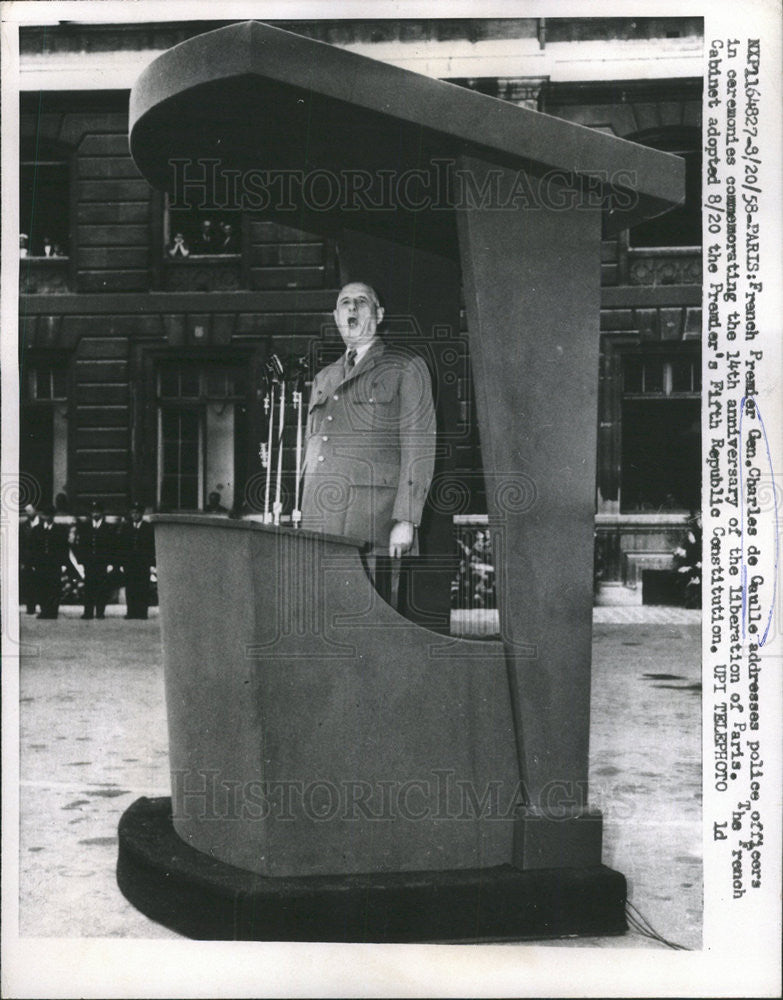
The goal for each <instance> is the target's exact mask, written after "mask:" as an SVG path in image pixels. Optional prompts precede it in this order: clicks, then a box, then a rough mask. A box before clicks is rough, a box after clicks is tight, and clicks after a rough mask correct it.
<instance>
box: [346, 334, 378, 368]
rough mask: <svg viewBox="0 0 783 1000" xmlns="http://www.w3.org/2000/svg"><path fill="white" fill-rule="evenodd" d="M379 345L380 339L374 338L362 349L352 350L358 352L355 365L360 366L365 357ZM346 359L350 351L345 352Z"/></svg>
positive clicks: (354, 348)
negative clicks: (372, 348) (371, 349)
mask: <svg viewBox="0 0 783 1000" xmlns="http://www.w3.org/2000/svg"><path fill="white" fill-rule="evenodd" d="M377 343H378V338H377V337H373V338H372V340H370V341H368V342H367V343H366V344H362V346H361V347H353V348H351V350H354V351H356V357H355V358H354V365H358V364H359V362H360V361H361V360H362V358H363V357H364V355H365V354H366V353H367V352H368V351H369V350H370V348H371V347H374V346H375V345H376V344H377ZM345 356H346V358H347V357H348V351H346V352H345Z"/></svg>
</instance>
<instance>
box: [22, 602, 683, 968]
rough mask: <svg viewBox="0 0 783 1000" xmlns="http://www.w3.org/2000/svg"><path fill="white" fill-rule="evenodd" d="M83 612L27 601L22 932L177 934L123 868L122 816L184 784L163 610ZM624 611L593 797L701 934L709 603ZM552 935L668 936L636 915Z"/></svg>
mask: <svg viewBox="0 0 783 1000" xmlns="http://www.w3.org/2000/svg"><path fill="white" fill-rule="evenodd" d="M80 611H81V609H80V608H79V609H76V608H64V609H61V615H60V618H59V619H58V620H57V621H39V620H37V619H35V618H32V617H29V616H26V615H24V614H23V615H22V624H21V640H22V655H21V661H20V662H21V706H20V708H21V712H20V727H21V744H20V767H21V776H20V777H21V790H20V792H21V794H20V872H19V877H20V913H19V930H20V935H21V936H22V937H72V938H79V937H109V938H111V937H117V938H177V937H178V935H177V934H175V933H174V932H173V931H170V930H168V929H167V928H165V927H162V926H160V925H159V924H156V923H154V922H153V921H151V920H149V919H148V918H147V917H145V916H144V915H143V914H141V913H140V912H138V911H137V910H136V909H135V908H134V907H133V906H131V904H130V903H128V902H127V901H126V900H125V898H124V897H123V896H122V895H121V893H120V891H119V889H118V888H117V884H116V881H115V865H116V861H117V824H118V822H119V819H120V816H121V815H122V813H123V812H124V811H125V809H126V808H127V807H128V806H129V805H130V804H131V803H132V802H133V801H135V800H136V799H137V798H139V797H140V796H142V795H146V796H159V795H168V794H170V788H169V775H168V749H167V746H168V739H167V731H166V710H165V703H164V689H163V668H162V653H161V644H160V631H159V623H158V619H157V617H152V618H150V619H149V620H148V621H125V620H124V619H123V618H122V617H121V615H122V614H123V613H124V609H120V608H110V609H108V615H107V618H106V619H105V620H103V621H97V620H93V621H89V622H85V621H81V620H80V619H79V617H78V616H79V613H80ZM614 611H615V609H610V608H597V609H596V616H595V626H594V647H593V685H592V721H591V749H590V801H591V804H592V805H594V806H596V807H598V808H600V809H601V810H602V811H603V814H604V848H603V860H604V863H605V864H606V865H608V866H609V867H611V868H614V869H616V870H618V871H620V872H622V873H623V874H624V875H625V876H626V878H627V879H628V886H629V899H630V901H631V902H632V903H633V904H634V906H635V907H637V908H638V910H639V911H641V913H642V914H643V915H644V916H645V917H646V918H647V919H648V921H649V922H650V923H651V924H652V925H653V926H654V927H655V929H656V930H657V931H658V932H659V933H660V934H662V935H663V936H664V937H665V938H667V939H668V940H670V941H673V942H676V943H678V944H680V945H683V946H685V947H687V948H691V949H699V948H700V947H701V924H702V866H701V854H702V849H701V839H702V834H701V732H700V729H701V726H700V719H701V712H700V701H701V698H700V691H701V685H700V678H701V668H700V660H701V656H700V627H699V614H698V612H683V611H682V610H681V609H673V608H650V609H643V608H638V609H637V608H633V609H617V612H618V613H619V612H622V613H623V614H625V615H626V617H623V615H621V614H614ZM629 611H630V612H633V614H632V615H630V617H631V620H630V621H628V620H627V617H628V616H627V614H626V613H627V612H629ZM618 617H619V619H620V621H619V622H617V621H615V620H613V619H616V618H618ZM550 944H553V945H557V946H563V945H567V946H568V945H570V946H577V947H578V946H587V945H589V946H592V947H609V948H614V947H620V948H628V947H644V948H662V947H664V945H662V944H660V943H658V942H655V941H652V940H650V939H649V938H647V937H644V936H642V935H641V934H639V933H638V932H636V931H635V930H631V931H629V933H628V934H627V935H625V936H624V937H619V938H618V937H614V938H612V937H607V938H589V939H585V938H581V939H570V940H567V941H561V942H550Z"/></svg>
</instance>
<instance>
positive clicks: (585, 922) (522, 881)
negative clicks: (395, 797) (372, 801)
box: [117, 798, 626, 944]
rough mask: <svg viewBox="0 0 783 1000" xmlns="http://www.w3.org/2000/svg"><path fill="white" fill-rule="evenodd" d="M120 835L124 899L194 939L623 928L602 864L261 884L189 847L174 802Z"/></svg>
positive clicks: (151, 810)
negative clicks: (175, 820)
mask: <svg viewBox="0 0 783 1000" xmlns="http://www.w3.org/2000/svg"><path fill="white" fill-rule="evenodd" d="M119 836H120V853H119V861H118V864H117V881H118V883H119V886H120V889H121V890H122V892H123V894H124V895H125V896H126V897H127V898H128V899H129V900H130V901H131V902H132V903H133V904H134V906H136V907H137V909H139V910H141V912H142V913H144V914H146V915H147V916H148V917H150V918H151V919H153V920H156V921H157V922H158V923H161V924H165V926H166V927H170V928H171V929H172V930H175V931H178V932H179V933H180V934H184V935H185V936H186V937H189V938H197V939H202V940H222V941H342V942H368V943H380V944H388V943H392V942H414V941H416V942H438V941H451V942H455V941H464V942H474V941H500V940H525V939H541V938H557V937H570V936H573V935H580V936H595V935H604V934H622V933H624V932H625V930H626V923H625V914H624V906H625V896H626V886H625V879H624V878H623V876H622V875H620V874H618V873H617V872H614V871H611V869H609V868H605V867H604V866H603V865H596V866H594V867H590V868H560V869H554V870H549V869H538V870H533V871H527V872H521V871H519V870H518V869H516V868H514V867H512V866H511V865H498V866H496V867H493V868H474V869H466V870H462V871H451V872H426V871H425V872H392V873H387V874H376V875H343V876H340V877H333V876H332V877H330V876H328V875H322V876H310V877H303V878H263V877H262V876H259V875H253V874H250V873H248V872H246V871H243V870H242V869H239V868H236V867H234V866H233V865H227V864H224V863H223V862H220V861H216V860H214V859H212V858H210V857H209V856H208V855H206V854H204V853H203V852H201V851H196V850H194V849H193V848H192V847H189V846H188V845H187V844H185V843H183V841H182V840H181V839H180V838H179V837H178V836H177V835H176V833H175V832H174V828H173V826H172V822H171V800H170V799H168V798H163V799H145V798H143V799H138V800H137V801H136V802H134V803H133V805H132V806H131V807H130V808H129V809H128V810H127V811H126V812H125V814H124V815H123V817H122V819H121V820H120V828H119Z"/></svg>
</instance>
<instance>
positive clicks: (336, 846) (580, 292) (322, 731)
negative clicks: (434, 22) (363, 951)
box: [119, 22, 684, 940]
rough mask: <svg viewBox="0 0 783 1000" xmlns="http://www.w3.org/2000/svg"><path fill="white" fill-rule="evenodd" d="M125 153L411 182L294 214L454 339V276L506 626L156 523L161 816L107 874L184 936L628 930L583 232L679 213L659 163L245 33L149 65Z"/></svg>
mask: <svg viewBox="0 0 783 1000" xmlns="http://www.w3.org/2000/svg"><path fill="white" fill-rule="evenodd" d="M131 151H132V153H133V156H134V159H135V160H136V163H137V165H138V166H139V168H140V169H141V171H142V172H143V173H144V175H145V176H146V177H147V178H148V179H149V180H150V182H151V183H152V184H154V185H156V186H157V187H160V188H164V189H166V188H168V189H171V185H172V183H174V180H173V175H172V168H171V163H172V161H175V160H176V161H179V162H180V163H181V162H182V161H187V162H190V163H193V164H197V163H201V164H203V163H205V162H212V163H217V164H219V166H220V170H224V171H234V172H237V171H238V172H239V174H238V175H237V176H247V175H248V172H253V171H255V172H256V176H258V172H259V171H260V172H261V173H262V174H264V172H270V171H271V172H275V171H277V172H279V173H284V172H288V174H289V175H290V173H291V172H292V171H293V172H296V171H299V172H300V173H301V175H302V176H303V177H307V176H310V177H311V178H312V177H313V176H314V175H315V173H316V172H318V171H321V172H322V175H321V177H322V179H323V178H325V177H326V176H327V175H330V176H332V177H334V178H343V179H345V178H353V179H352V180H349V181H346V183H347V184H348V185H349V187H350V185H353V187H352V188H351V190H352V191H353V192H354V194H355V192H356V185H357V184H358V183H360V182H359V181H357V180H356V178H360V177H365V178H369V180H367V181H366V183H367V184H369V185H370V188H368V189H367V190H370V191H371V190H372V184H373V178H377V177H379V176H380V177H388V176H389V175H390V172H391V174H392V175H393V176H394V177H396V178H397V179H398V181H399V180H400V178H403V177H405V178H408V180H406V181H405V184H406V185H407V187H405V188H403V187H402V186H400V184H401V182H400V184H398V186H397V187H396V188H395V189H394V192H393V194H392V197H391V199H390V200H389V201H387V202H383V201H382V202H380V203H378V202H375V203H374V204H375V207H374V208H373V207H372V206H369V207H367V205H366V204H365V207H364V209H363V210H359V211H357V210H356V206H355V205H354V204H352V203H350V202H349V201H345V200H344V199H343V197H342V194H341V198H340V199H338V200H337V201H335V202H334V204H332V203H330V204H326V202H324V201H323V200H322V201H321V202H320V203H319V204H315V198H314V194H313V193H314V191H315V188H313V189H312V191H310V195H308V194H307V189H306V188H302V191H303V194H302V196H301V200H300V203H298V204H297V212H296V223H295V224H296V225H300V226H302V227H303V228H307V229H308V230H310V231H318V232H323V233H327V234H329V235H330V236H331V237H332V238H334V239H335V240H336V242H337V246H338V250H339V253H340V258H341V261H342V262H343V264H344V267H345V268H346V269H347V274H346V276H347V277H350V278H352V279H357V280H366V281H370V282H375V283H377V284H378V285H380V286H381V287H382V288H383V289H384V290H385V291H386V292H387V301H386V306H387V314H397V315H406V316H413V317H414V318H415V320H416V326H417V328H418V329H419V330H420V331H421V332H422V335H423V336H424V337H425V338H426V337H429V336H432V338H434V339H436V340H437V339H438V338H440V337H443V336H444V331H452V334H451V335H452V336H454V337H455V338H456V337H457V336H458V332H459V329H460V326H459V295H460V287H462V290H463V294H464V300H465V306H466V315H467V326H468V334H469V348H470V361H471V366H472V372H473V380H474V384H475V394H476V404H477V417H478V424H479V432H480V439H481V451H482V456H483V464H484V470H483V471H484V478H485V482H486V495H487V506H488V513H489V527H490V531H491V532H492V540H493V547H494V552H495V563H496V580H497V588H498V592H499V611H500V621H501V642H498V643H481V642H478V643H474V642H465V641H459V640H454V639H448V638H447V637H444V636H438V635H436V634H435V633H433V632H430V631H428V630H427V629H424V628H421V627H419V626H417V625H413V624H411V623H410V622H406V621H404V620H403V619H400V618H399V616H397V615H396V614H395V612H393V611H392V609H391V608H389V607H387V606H386V605H384V604H383V602H382V601H381V600H380V598H379V597H378V595H377V594H375V592H374V591H373V588H372V586H371V584H370V581H369V579H368V578H367V576H366V574H365V573H364V569H363V565H362V562H361V558H360V543H361V540H357V541H356V542H352V541H350V540H345V539H343V540H339V539H327V538H322V537H319V536H311V535H309V534H308V533H306V532H299V533H297V532H295V531H293V530H288V529H273V528H269V527H266V526H264V527H260V526H258V525H253V524H234V523H230V522H227V521H222V522H220V523H217V522H216V521H214V520H212V519H204V518H194V517H191V518H189V517H185V516H182V517H169V518H160V519H158V521H157V524H156V536H157V545H158V553H159V555H158V559H159V579H160V594H161V617H162V632H163V642H164V659H165V667H166V686H167V704H168V712H169V725H170V742H171V757H172V804H171V810H170V809H169V806H168V805H167V804H166V803H146V804H145V800H141V802H140V803H136V804H135V805H134V806H133V807H131V809H130V810H129V811H128V813H127V814H126V816H125V817H124V818H123V823H122V825H121V847H120V865H119V879H120V885H121V887H122V888H123V891H124V892H125V893H126V894H127V895H128V896H129V898H130V899H131V900H132V901H134V902H135V903H136V905H138V906H140V908H142V909H143V910H144V911H145V912H148V913H150V914H151V915H153V916H154V917H155V918H156V919H160V920H163V922H166V923H169V924H170V926H174V927H177V929H180V930H182V931H183V932H184V933H189V934H191V935H193V936H202V937H204V936H206V937H232V936H235V937H250V938H252V937H257V938H269V937H289V936H290V937H301V938H305V939H318V938H321V939H324V940H434V939H444V938H448V939H475V938H483V937H511V938H513V937H544V936H557V935H562V934H574V933H593V934H595V933H618V932H621V931H622V929H623V928H624V914H623V906H624V880H623V879H622V876H620V875H618V874H617V873H615V872H611V871H610V870H609V869H607V868H605V867H603V866H602V865H601V863H600V862H601V818H600V815H599V814H597V813H596V812H594V811H592V810H591V809H590V808H589V804H588V800H587V771H588V739H589V706H590V653H591V621H592V561H593V517H594V503H595V501H594V490H595V452H596V399H597V383H598V379H597V371H598V364H597V362H598V321H599V291H600V240H601V234H602V230H603V231H611V230H613V229H616V228H621V227H624V226H628V225H630V224H633V223H634V222H636V221H640V220H642V219H644V218H647V217H650V216H652V215H655V214H658V213H660V212H661V211H664V210H666V209H667V208H669V207H671V206H673V205H675V204H677V203H678V202H679V201H680V200H681V199H682V195H683V185H684V180H683V178H684V172H683V165H682V163H681V161H679V160H678V158H677V157H673V156H671V155H668V154H663V153H657V152H654V151H651V150H649V149H643V148H641V147H639V146H636V145H634V144H632V143H628V142H624V141H622V140H617V139H614V138H612V137H609V136H606V135H603V134H598V133H595V132H592V131H590V130H589V129H585V128H582V127H580V126H575V125H571V124H569V123H566V122H563V121H560V120H557V119H554V118H550V117H548V116H545V115H541V114H538V113H536V112H532V111H528V110H525V109H522V108H517V107H514V106H511V105H508V104H505V103H503V102H500V101H496V100H494V99H492V98H488V97H485V96H483V95H480V94H476V93H472V92H469V91H465V90H462V89H460V88H457V87H453V86H450V85H448V84H445V83H441V82H439V81H434V80H430V79H426V78H423V77H420V76H418V75H416V74H412V73H408V72H405V71H402V70H399V69H396V68H394V67H391V66H387V65H382V64H379V63H376V62H374V61H372V60H368V59H365V58H362V57H358V56H355V55H353V54H350V53H347V52H345V51H341V50H338V49H335V48H332V47H330V46H328V45H322V44H320V43H316V42H313V41H310V40H307V39H304V38H300V37H298V36H295V35H292V34H289V33H287V32H283V31H280V30H277V29H274V28H271V27H269V26H267V25H262V24H259V23H256V22H249V23H245V24H238V25H234V26H231V27H229V28H223V29H219V30H218V31H214V32H210V33H209V34H207V35H202V36H199V37H198V38H195V39H192V40H191V41H189V42H186V43H183V44H182V45H179V46H177V47H176V48H174V49H172V50H171V51H170V52H168V53H165V54H164V55H163V56H161V57H160V58H159V59H157V60H156V61H155V62H154V63H153V64H152V65H151V66H150V67H149V68H148V69H147V70H146V71H145V73H144V74H142V76H141V78H140V79H139V81H138V83H137V85H136V86H135V87H134V90H133V93H132V95H131ZM384 171H385V173H383V172H384ZM417 171H418V173H417ZM264 176H266V177H270V176H271V175H270V174H269V173H267V174H264ZM435 176H437V177H438V178H440V181H439V183H440V182H442V185H441V186H438V187H437V191H435V190H434V189H431V190H430V191H429V192H428V193H427V194H426V196H425V193H423V189H422V186H421V185H422V184H423V183H424V180H423V179H424V178H425V177H430V178H432V177H435ZM411 178H413V180H410V179H411ZM416 178H418V181H417V180H416ZM313 183H315V182H314V181H313ZM330 183H331V182H330ZM340 183H342V181H341V182H340ZM416 183H418V184H419V187H418V188H417V189H416V190H417V192H418V194H417V196H416V197H413V195H412V190H413V188H412V187H411V185H414V186H415V184H416ZM345 190H346V191H347V190H348V188H346V189H345ZM387 190H388V183H387ZM341 191H342V189H341ZM365 193H366V191H365ZM333 200H334V199H333ZM251 207H257V206H251ZM257 210H259V211H263V212H264V213H265V214H266V215H268V216H269V217H272V218H279V217H282V218H284V219H286V220H287V221H288V223H289V224H291V214H290V211H288V209H287V208H286V207H285V206H283V205H281V204H280V203H279V202H277V203H276V202H275V201H274V199H270V200H269V201H268V203H267V204H265V205H264V206H263V208H258V209H257ZM286 211H288V214H287V215H286ZM445 336H446V337H447V338H448V336H449V334H448V332H446V333H445ZM439 433H440V437H439V440H440V441H442V443H443V446H444V448H445V449H448V447H449V440H450V438H449V435H450V434H451V433H452V431H451V428H449V427H448V426H446V427H442V428H441V430H440V432H439ZM204 560H208V561H209V562H210V563H211V564H212V565H213V566H214V567H219V570H218V576H219V577H220V578H221V579H225V587H226V590H225V593H223V592H222V591H221V592H219V593H217V594H215V593H213V594H211V595H206V594H203V593H201V591H200V589H199V584H198V582H197V580H196V579H195V576H194V574H193V571H192V566H193V565H194V564H195V563H196V561H198V563H200V564H203V561H204ZM213 577H214V573H213ZM182 607H184V608H185V609H186V610H185V612H184V613H182V614H180V613H179V611H178V610H177V609H179V608H182ZM449 781H450V782H451V786H450V787H451V790H452V791H453V792H455V793H456V798H455V800H454V802H452V803H451V804H448V803H447V802H446V801H445V799H444V794H445V793H444V786H445V785H447V784H448V782H449ZM272 786H275V787H276V788H278V789H286V788H287V789H289V791H290V792H291V795H293V796H294V797H295V798H296V796H297V795H300V796H301V798H300V800H299V801H298V802H297V803H295V804H292V803H285V802H283V803H282V805H280V804H277V805H275V803H270V801H269V799H268V798H267V797H265V796H266V795H267V793H269V790H270V788H271V787H272ZM402 788H404V789H406V791H405V793H404V794H406V795H407V796H408V797H407V799H406V800H405V802H404V803H403V805H402V806H401V804H400V798H399V796H400V795H401V794H402V793H401V792H400V789H402ZM384 789H385V790H386V791H385V792H384ZM496 793H497V794H496ZM384 794H385V795H386V799H385V800H384V798H383V796H384ZM394 794H396V795H397V799H396V804H395V806H394V808H393V809H392V810H391V812H392V813H393V814H394V815H393V817H391V816H390V815H388V814H386V813H384V810H385V809H386V808H387V805H388V799H389V798H390V797H393V795H394ZM362 795H364V798H362ZM431 795H434V798H429V797H428V796H431ZM439 795H440V798H439V797H438V796H439ZM460 795H461V796H462V799H461V800H460ZM216 796H217V798H216ZM493 796H496V799H497V803H498V804H497V805H494V803H495V799H493ZM445 798H448V796H447V795H446V796H445ZM357 803H358V804H357ZM452 805H453V806H454V809H455V810H456V814H452V812H451V811H450V810H451V809H452ZM425 806H426V807H425ZM281 808H282V810H283V812H282V813H281V812H280V810H281ZM460 808H462V809H463V813H462V814H459V809H460ZM493 808H494V809H495V812H494V814H493V812H492V810H493ZM210 810H211V811H210ZM286 810H287V811H286ZM378 810H380V811H381V818H378V817H377V815H375V814H376V813H377V811H378ZM487 810H489V812H487ZM172 811H173V820H172ZM418 814H421V815H418ZM417 815H418V818H415V817H416V816H417ZM172 823H173V826H172ZM482 886H483V887H484V888H483V889H482V888H481V887H482ZM177 887H179V888H177ZM204 898H209V899H210V900H211V902H210V904H209V907H211V909H209V907H208V908H207V910H208V912H209V913H211V914H212V917H211V918H205V917H204V916H203V914H204V912H205V911H204V905H203V901H204ZM239 900H244V901H245V902H244V903H242V906H244V910H242V913H243V916H242V917H241V919H240V918H236V919H234V918H230V914H231V913H234V914H235V915H236V913H237V912H239V910H237V906H239V907H240V909H242V906H240V904H239V902H238V901H239ZM248 900H252V905H251V904H250V903H248ZM292 900H296V901H297V902H296V903H295V904H294V903H292V902H291V901H292ZM362 900H364V902H362ZM368 900H372V904H371V905H370V904H369V903H368V902H367V901H368ZM441 904H442V905H441ZM232 906H233V907H234V909H233V910H232ZM292 906H293V907H294V910H295V911H296V913H297V914H298V915H297V916H296V918H295V919H294V918H291V919H289V917H290V915H291V913H292V912H294V910H292V909H291V907H292ZM368 906H369V909H368ZM196 907H200V912H201V916H199V917H197V915H196ZM335 907H337V909H334V908H335ZM477 908H478V909H477ZM338 911H339V912H340V913H341V914H342V917H341V920H342V923H340V924H339V927H336V926H335V925H334V924H333V923H332V921H331V920H330V916H329V914H330V913H332V912H335V913H336V912H338ZM370 914H371V915H370ZM477 914H478V915H477ZM308 915H309V916H308ZM316 915H317V916H316Z"/></svg>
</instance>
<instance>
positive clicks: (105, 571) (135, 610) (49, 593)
mask: <svg viewBox="0 0 783 1000" xmlns="http://www.w3.org/2000/svg"><path fill="white" fill-rule="evenodd" d="M55 513H56V511H55V508H54V506H51V505H49V506H44V507H42V508H41V509H40V510H36V509H35V508H34V507H33V506H31V505H30V506H27V507H26V508H25V515H26V519H25V520H24V521H23V522H22V524H21V527H20V532H19V557H20V559H19V561H20V573H19V586H20V598H21V601H22V603H23V604H24V605H25V607H26V610H27V613H28V614H36V615H37V617H38V618H57V617H58V615H59V611H60V605H61V603H63V602H64V601H67V602H69V603H77V602H78V603H83V605H84V612H83V614H82V618H84V619H91V618H104V617H105V614H106V605H107V604H108V603H109V599H110V597H111V595H112V594H113V593H114V591H116V590H118V589H119V588H120V587H124V588H125V601H126V614H125V617H126V618H139V619H142V618H146V617H147V615H148V611H149V606H150V603H151V599H152V585H153V580H152V578H153V576H154V567H155V539H154V535H153V530H152V525H151V524H150V523H149V522H148V521H145V520H144V507H143V505H142V504H139V503H135V504H133V505H132V506H131V508H130V510H129V512H128V515H127V517H125V518H123V519H122V520H121V521H119V522H116V523H112V522H109V521H108V520H107V519H106V514H105V510H104V507H103V504H101V503H100V502H99V501H95V502H93V504H92V505H91V509H90V516H89V517H88V518H83V519H78V520H76V521H75V522H73V523H70V524H63V523H58V522H57V521H56V520H55Z"/></svg>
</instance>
